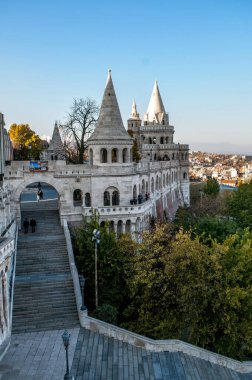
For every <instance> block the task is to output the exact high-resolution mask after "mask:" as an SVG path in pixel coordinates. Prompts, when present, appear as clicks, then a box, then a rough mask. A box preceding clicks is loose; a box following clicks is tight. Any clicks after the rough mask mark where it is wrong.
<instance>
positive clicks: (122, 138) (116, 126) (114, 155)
mask: <svg viewBox="0 0 252 380" xmlns="http://www.w3.org/2000/svg"><path fill="white" fill-rule="evenodd" d="M87 142H88V154H89V162H90V164H91V165H104V164H105V165H108V164H109V165H122V164H124V165H129V164H130V165H131V162H132V146H133V139H132V137H130V136H129V134H128V133H127V131H126V129H125V128H124V126H123V121H122V117H121V113H120V110H119V106H118V103H117V99H116V94H115V90H114V85H113V81H112V78H111V71H110V70H109V71H108V78H107V82H106V87H105V91H104V95H103V99H102V104H101V108H100V114H99V118H98V120H97V123H96V127H95V130H94V132H93V133H92V135H91V136H90V138H89V139H88V141H87Z"/></svg>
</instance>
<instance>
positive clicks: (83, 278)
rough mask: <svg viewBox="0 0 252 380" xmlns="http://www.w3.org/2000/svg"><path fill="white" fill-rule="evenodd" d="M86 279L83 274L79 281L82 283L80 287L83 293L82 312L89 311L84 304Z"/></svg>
mask: <svg viewBox="0 0 252 380" xmlns="http://www.w3.org/2000/svg"><path fill="white" fill-rule="evenodd" d="M85 280H86V279H85V277H84V276H83V274H81V275H79V281H80V287H81V293H82V305H81V310H82V311H84V310H87V308H86V306H85V302H84V288H85Z"/></svg>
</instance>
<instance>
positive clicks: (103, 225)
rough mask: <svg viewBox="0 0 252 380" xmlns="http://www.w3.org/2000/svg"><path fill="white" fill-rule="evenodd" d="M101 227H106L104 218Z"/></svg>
mask: <svg viewBox="0 0 252 380" xmlns="http://www.w3.org/2000/svg"><path fill="white" fill-rule="evenodd" d="M100 227H101V228H104V227H105V221H104V220H103V221H102V222H101V223H100Z"/></svg>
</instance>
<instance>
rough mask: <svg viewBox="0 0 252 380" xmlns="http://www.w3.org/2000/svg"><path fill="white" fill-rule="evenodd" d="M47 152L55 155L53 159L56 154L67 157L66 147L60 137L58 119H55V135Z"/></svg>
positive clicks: (59, 156)
mask: <svg viewBox="0 0 252 380" xmlns="http://www.w3.org/2000/svg"><path fill="white" fill-rule="evenodd" d="M47 153H48V155H49V156H50V157H54V158H53V159H55V157H56V156H57V157H58V159H63V158H65V151H64V147H63V144H62V140H61V137H60V132H59V127H58V123H57V121H55V124H54V129H53V135H52V139H51V141H50V143H49V147H48V149H47Z"/></svg>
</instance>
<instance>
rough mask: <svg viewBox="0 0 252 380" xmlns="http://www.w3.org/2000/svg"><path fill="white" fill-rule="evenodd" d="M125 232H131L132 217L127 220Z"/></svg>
mask: <svg viewBox="0 0 252 380" xmlns="http://www.w3.org/2000/svg"><path fill="white" fill-rule="evenodd" d="M125 232H126V233H127V234H130V233H131V220H130V219H128V220H126V225H125Z"/></svg>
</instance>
